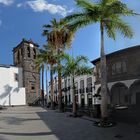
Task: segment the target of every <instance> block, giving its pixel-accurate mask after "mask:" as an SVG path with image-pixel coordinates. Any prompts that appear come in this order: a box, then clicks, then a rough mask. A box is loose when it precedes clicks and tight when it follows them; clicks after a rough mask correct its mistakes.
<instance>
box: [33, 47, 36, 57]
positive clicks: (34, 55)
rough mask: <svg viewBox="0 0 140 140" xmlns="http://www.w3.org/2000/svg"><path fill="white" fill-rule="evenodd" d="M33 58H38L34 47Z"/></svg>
mask: <svg viewBox="0 0 140 140" xmlns="http://www.w3.org/2000/svg"><path fill="white" fill-rule="evenodd" d="M33 58H34V59H35V58H36V49H35V48H33Z"/></svg>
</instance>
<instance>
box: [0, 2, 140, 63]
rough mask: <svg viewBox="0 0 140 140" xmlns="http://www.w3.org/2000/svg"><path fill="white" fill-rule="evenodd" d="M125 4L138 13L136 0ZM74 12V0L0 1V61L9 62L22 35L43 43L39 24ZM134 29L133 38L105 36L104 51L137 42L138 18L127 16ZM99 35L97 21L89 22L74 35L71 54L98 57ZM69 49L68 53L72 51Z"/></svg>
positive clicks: (139, 11) (11, 61)
mask: <svg viewBox="0 0 140 140" xmlns="http://www.w3.org/2000/svg"><path fill="white" fill-rule="evenodd" d="M123 2H125V3H127V5H128V7H129V8H131V9H133V10H135V11H136V12H138V13H140V1H139V0H133V1H130V0H123ZM73 11H77V7H76V6H75V2H74V0H0V64H12V63H13V57H12V49H13V47H15V46H16V45H17V44H18V43H19V42H20V41H21V40H22V38H26V39H30V38H31V39H32V40H33V41H35V42H36V43H38V44H39V45H40V47H41V46H42V45H43V44H45V38H44V37H42V35H41V33H42V26H43V25H44V24H48V23H49V21H50V20H51V19H52V18H57V19H59V18H62V17H64V16H65V15H68V14H69V13H71V12H73ZM124 20H125V21H127V22H128V23H129V24H130V25H131V26H132V29H133V31H134V37H133V39H125V38H124V37H123V36H121V35H120V34H117V38H116V41H113V40H111V39H108V38H107V37H105V48H106V49H105V50H106V53H110V52H113V51H116V50H119V49H123V48H127V47H131V46H133V45H138V44H140V17H127V18H125V19H124ZM99 47H100V34H99V26H98V24H94V25H89V26H87V27H85V28H83V29H80V30H79V31H77V33H76V34H75V38H74V40H73V43H72V50H73V54H74V55H81V54H82V55H86V56H88V57H89V59H90V60H93V59H96V58H97V57H99V52H100V49H99ZM72 50H71V51H70V52H72Z"/></svg>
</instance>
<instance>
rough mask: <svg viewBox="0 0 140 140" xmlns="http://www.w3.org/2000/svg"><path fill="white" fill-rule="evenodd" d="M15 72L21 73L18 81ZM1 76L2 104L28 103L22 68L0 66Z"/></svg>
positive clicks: (0, 91)
mask: <svg viewBox="0 0 140 140" xmlns="http://www.w3.org/2000/svg"><path fill="white" fill-rule="evenodd" d="M15 73H17V74H18V75H19V78H18V81H16V80H15V76H14V75H15ZM0 78H1V79H0V105H3V106H9V105H26V95H25V88H23V83H22V82H23V80H22V68H17V67H13V66H9V67H5V66H3V67H0Z"/></svg>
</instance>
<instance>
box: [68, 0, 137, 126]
mask: <svg viewBox="0 0 140 140" xmlns="http://www.w3.org/2000/svg"><path fill="white" fill-rule="evenodd" d="M75 1H76V4H77V6H79V7H80V8H82V11H81V12H77V13H74V14H71V15H69V16H67V17H66V18H65V20H66V21H69V23H70V24H71V27H72V28H74V29H75V30H77V29H79V28H81V27H85V26H87V25H89V24H92V23H96V22H98V23H99V24H100V37H101V46H100V49H101V51H100V65H101V67H100V68H101V116H102V122H103V123H104V122H105V120H107V118H108V108H107V106H108V99H107V70H106V57H105V51H104V31H106V33H107V35H108V36H109V37H110V38H113V39H114V40H115V37H116V31H119V32H120V33H122V34H123V35H124V37H129V38H131V37H132V36H133V32H132V30H131V28H130V26H129V25H128V24H127V23H126V22H124V21H123V20H122V19H121V17H122V16H133V15H137V14H136V13H134V12H133V10H130V9H128V8H127V5H126V4H124V3H122V2H121V1H120V0H99V1H97V2H92V1H89V0H75ZM103 125H104V124H103Z"/></svg>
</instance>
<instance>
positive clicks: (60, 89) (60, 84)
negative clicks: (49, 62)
mask: <svg viewBox="0 0 140 140" xmlns="http://www.w3.org/2000/svg"><path fill="white" fill-rule="evenodd" d="M57 53H58V54H60V49H58V52H57ZM58 59H59V58H58ZM57 70H58V93H59V95H58V109H59V111H60V112H62V111H63V110H62V79H61V69H60V60H58V69H57ZM63 107H64V105H63Z"/></svg>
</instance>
